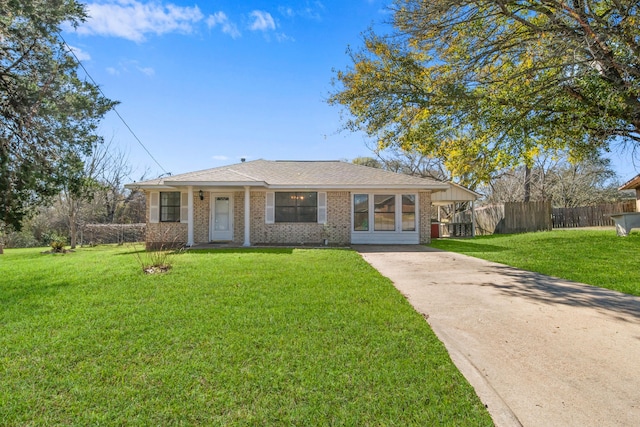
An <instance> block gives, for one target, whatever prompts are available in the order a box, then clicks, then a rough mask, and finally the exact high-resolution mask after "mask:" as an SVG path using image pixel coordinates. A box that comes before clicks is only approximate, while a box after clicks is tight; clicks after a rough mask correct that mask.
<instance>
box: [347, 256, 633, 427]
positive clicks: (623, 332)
mask: <svg viewBox="0 0 640 427" xmlns="http://www.w3.org/2000/svg"><path fill="white" fill-rule="evenodd" d="M354 249H355V250H357V251H358V252H359V253H360V254H361V255H362V257H363V258H364V259H365V260H366V261H367V262H369V263H370V264H371V265H372V266H373V267H374V268H376V269H377V270H378V271H380V273H382V274H383V275H384V276H386V277H388V278H390V279H391V280H392V281H393V283H394V284H395V286H396V287H397V288H398V289H399V290H400V292H401V293H402V294H404V295H405V296H406V297H407V298H408V300H409V302H410V303H411V304H412V305H413V306H414V307H415V309H416V310H417V311H418V312H420V313H422V314H424V316H425V317H426V318H427V321H428V322H429V324H430V325H431V327H432V329H433V330H434V332H435V333H436V334H437V335H438V337H439V338H440V340H441V341H442V342H443V343H444V344H445V346H446V347H447V349H448V350H449V354H450V355H451V358H452V360H453V361H454V363H455V364H456V366H458V368H459V369H460V371H461V372H462V374H463V375H464V376H465V377H466V378H467V380H469V382H470V383H471V384H472V385H473V386H474V388H475V390H476V392H477V394H478V396H479V397H480V399H481V400H482V401H483V403H485V404H486V405H487V407H488V410H489V412H490V413H491V416H492V417H493V420H494V422H495V424H496V425H497V426H519V425H523V426H545V427H547V426H637V425H640V298H636V297H632V296H629V295H625V294H621V293H617V292H613V291H609V290H606V289H601V288H595V287H591V286H588V285H584V284H580V283H575V282H569V281H566V280H561V279H557V278H553V277H548V276H544V275H541V274H536V273H531V272H527V271H523V270H518V269H515V268H511V267H507V266H505V265H502V264H496V263H491V262H487V261H483V260H480V259H476V258H472V257H468V256H465V255H459V254H455V253H451V252H443V251H438V250H435V249H431V248H427V247H424V246H354ZM588 264H589V260H585V266H587V267H588Z"/></svg>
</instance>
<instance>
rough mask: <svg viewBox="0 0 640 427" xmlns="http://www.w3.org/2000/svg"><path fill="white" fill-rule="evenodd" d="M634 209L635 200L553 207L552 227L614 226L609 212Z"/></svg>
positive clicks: (633, 210) (631, 210) (632, 210)
mask: <svg viewBox="0 0 640 427" xmlns="http://www.w3.org/2000/svg"><path fill="white" fill-rule="evenodd" d="M635 211H636V202H635V201H628V202H618V203H609V204H606V205H596V206H582V207H578V208H553V213H552V215H553V228H574V227H603V226H614V225H615V224H614V223H613V220H611V218H610V215H611V214H615V213H622V212H635Z"/></svg>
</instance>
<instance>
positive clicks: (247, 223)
mask: <svg viewBox="0 0 640 427" xmlns="http://www.w3.org/2000/svg"><path fill="white" fill-rule="evenodd" d="M249 188H250V187H249V186H248V185H247V186H245V187H244V243H243V244H242V246H251V237H250V236H251V229H250V227H251V212H250V209H251V192H250V191H249Z"/></svg>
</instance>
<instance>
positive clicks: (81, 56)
mask: <svg viewBox="0 0 640 427" xmlns="http://www.w3.org/2000/svg"><path fill="white" fill-rule="evenodd" d="M69 49H70V50H71V52H73V54H74V55H75V56H76V58H78V61H89V60H90V59H91V55H89V54H88V53H87V52H85V51H84V50H82V49H80V48H79V47H75V46H69Z"/></svg>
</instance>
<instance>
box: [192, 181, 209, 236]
mask: <svg viewBox="0 0 640 427" xmlns="http://www.w3.org/2000/svg"><path fill="white" fill-rule="evenodd" d="M203 196H204V199H203V200H200V194H199V191H194V192H193V242H194V243H206V242H208V241H209V221H210V218H211V216H210V211H211V194H210V193H209V192H208V191H205V192H203Z"/></svg>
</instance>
